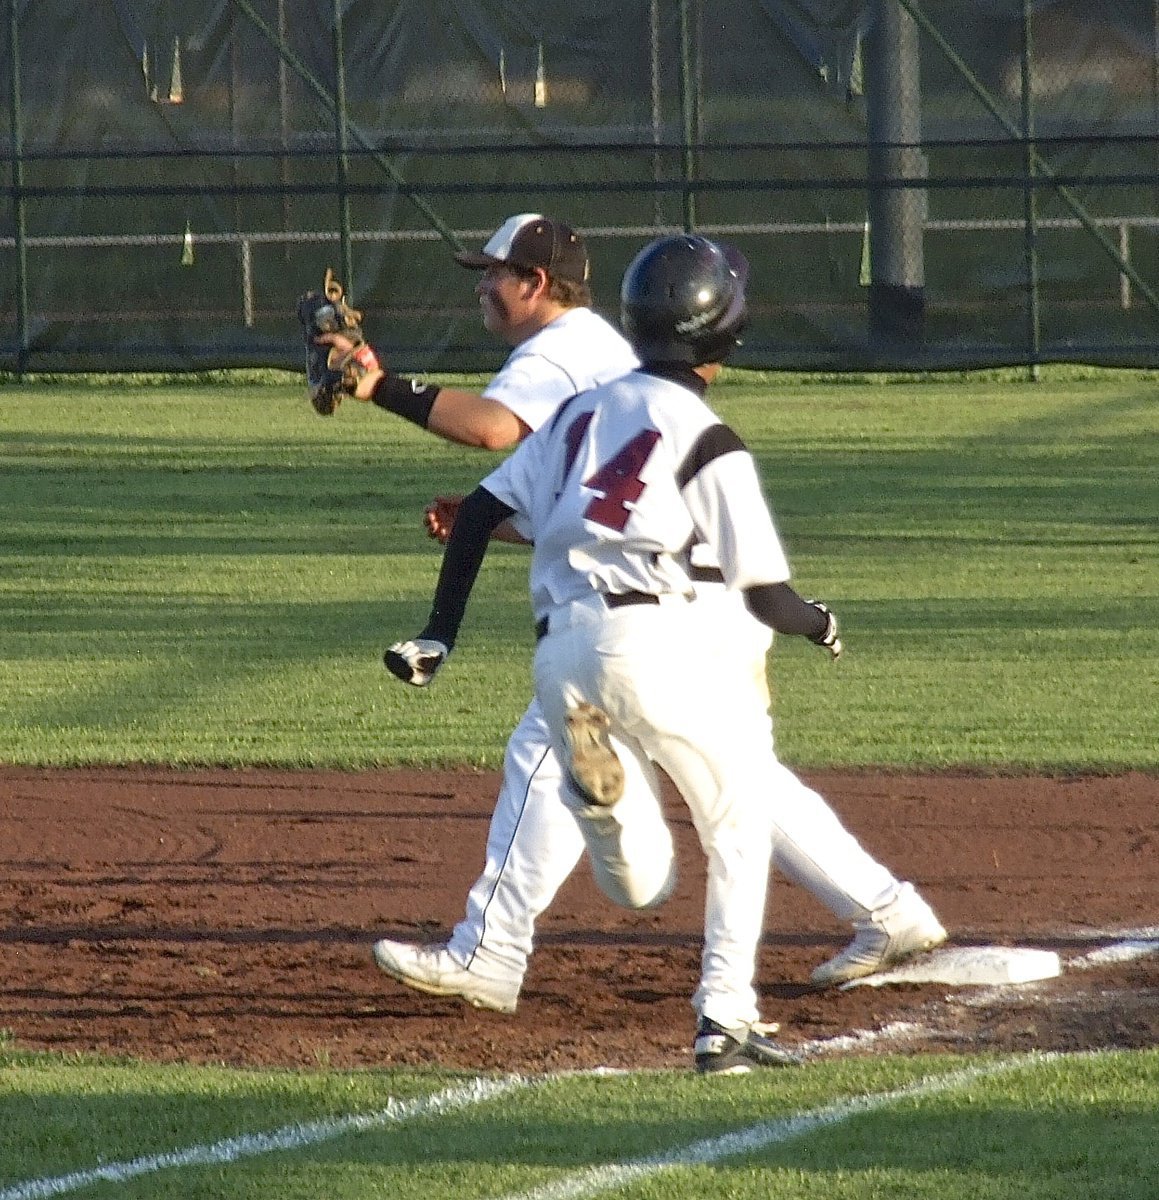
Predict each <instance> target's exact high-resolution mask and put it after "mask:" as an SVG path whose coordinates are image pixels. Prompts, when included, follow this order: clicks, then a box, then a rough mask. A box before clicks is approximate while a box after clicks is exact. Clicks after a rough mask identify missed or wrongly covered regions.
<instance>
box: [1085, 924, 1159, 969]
mask: <svg viewBox="0 0 1159 1200" xmlns="http://www.w3.org/2000/svg"><path fill="white" fill-rule="evenodd" d="M1120 938H1121V939H1122V940H1120V941H1118V942H1113V943H1112V944H1111V945H1109V946H1100V947H1099V949H1097V950H1092V951H1090V953H1088V954H1083V955H1080V956H1079V957H1078V958H1071V959H1068V960H1067V963H1066V969H1067V970H1068V971H1089V970H1090V969H1091V968H1092V967H1105V966H1107V965H1108V964H1110V963H1119V962H1131V961H1132V960H1133V959H1136V958H1146V957H1147V956H1148V955H1149V954H1159V926H1154V925H1152V926H1148V927H1147V928H1146V929H1132V930H1127V931H1124V932H1123V933H1121V934H1120Z"/></svg>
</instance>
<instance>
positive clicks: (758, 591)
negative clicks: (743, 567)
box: [744, 583, 829, 639]
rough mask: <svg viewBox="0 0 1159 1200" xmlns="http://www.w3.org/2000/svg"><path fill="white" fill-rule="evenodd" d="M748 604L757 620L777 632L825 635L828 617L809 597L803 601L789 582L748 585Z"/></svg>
mask: <svg viewBox="0 0 1159 1200" xmlns="http://www.w3.org/2000/svg"><path fill="white" fill-rule="evenodd" d="M744 599H745V604H746V605H748V610H749V612H751V613H752V614H753V616H754V617H756V619H757V620H758V621H763V622H764V624H766V625H768V626H769V628H770V629H775V630H776V631H777V633H787V634H798V635H799V636H801V637H807V638H810V639H816V638H818V637H823V636H824V634H825V630H826V629H827V628H828V625H829V617H828V614H827V613H824V612H822V611H821V609H819V608H818V607H817V605H816V604H811V603H810V602H809V601H808V600H802V599H801V597H800V596H798V595H797V593H796V592H795V591H793V589H792V588H791V587H790V586H789V585H788V584H787V583H762V584H758V585H757V586H756V587H751V588H745V590H744Z"/></svg>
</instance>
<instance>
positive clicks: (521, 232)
mask: <svg viewBox="0 0 1159 1200" xmlns="http://www.w3.org/2000/svg"><path fill="white" fill-rule="evenodd" d="M455 262H457V263H458V264H459V265H460V266H462V267H474V268H476V269H479V270H486V269H487V268H488V267H495V266H505V267H509V268H512V269H514V270H517V271H544V272H546V274H547V275H548V276H549V277H550V278H551V279H553V280H559V281H567V282H569V283H574V284H579V285H580V286H581V287H585V288H586V287H587V284H588V280H589V279H590V278H591V263H590V262H589V261H588V252H587V247H586V246H585V245H584V241H583V238H582V237H580V235H579V234H578V233H577V232H576V231H575V230H574V229H573V228H572V227H571V226H570V225H565V224H564V223H563V222H562V221H555V220H552V219H551V218H550V217H545V216H542V215H541V214H540V213H520V214H519V215H518V216H516V217H508V218H507V220H506V221H504V222H503V224H502V225H501V226H500V227H499V228H498V229H497V230H496V231H495V233H494V234H492V236H491V239H490V241H488V243H487V244H486V245H485V246H484V247H483V249H482V250H480V251H479V252H478V253H477V254H472V253H471V252H470V251H461V252H460V253H458V254H456V255H455ZM590 299H591V297H590V295H589V296H588V297H586V298H585V299H584V300H583V301H582V303H585V304H586V303H589V302H590Z"/></svg>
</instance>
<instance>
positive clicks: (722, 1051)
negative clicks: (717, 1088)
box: [692, 1017, 801, 1075]
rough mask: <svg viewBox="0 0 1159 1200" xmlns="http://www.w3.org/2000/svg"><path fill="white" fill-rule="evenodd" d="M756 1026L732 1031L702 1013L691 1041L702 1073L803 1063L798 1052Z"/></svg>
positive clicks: (732, 1072) (737, 1072)
mask: <svg viewBox="0 0 1159 1200" xmlns="http://www.w3.org/2000/svg"><path fill="white" fill-rule="evenodd" d="M757 1028H758V1027H756V1026H754V1027H750V1028H749V1029H747V1030H745V1031H743V1034H742V1031H741V1030H739V1029H738V1030H737V1031H736V1033H730V1032H729V1031H728V1030H727V1029H724V1028H723V1027H722V1026H720V1025H718V1024H717V1023H716V1022H715V1021H710V1020H709V1019H708V1018H707V1017H701V1018H700V1024H699V1025H698V1026H697V1027H696V1041H695V1042H694V1043H693V1045H692V1052H693V1054H695V1055H696V1069H697V1070H698V1071H699V1072H700V1073H701V1074H702V1075H744V1074H746V1073H747V1072H749V1071H751V1070H752V1069H753V1067H796V1066H800V1064H801V1059H800V1058H799V1057H798V1056H797V1055H796V1054H793V1053H792V1052H791V1051H789V1050H785V1049H783V1048H782V1047H780V1046H778V1045H777V1043H776V1042H774V1041H773V1039H772V1038H770V1037H766V1036H765V1035H764V1034H763V1033H758V1032H757ZM738 1034H740V1035H741V1036H737V1035H738Z"/></svg>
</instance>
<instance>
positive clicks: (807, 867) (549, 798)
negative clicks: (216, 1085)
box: [322, 214, 915, 1012]
mask: <svg viewBox="0 0 1159 1200" xmlns="http://www.w3.org/2000/svg"><path fill="white" fill-rule="evenodd" d="M458 261H459V262H460V263H462V264H463V265H465V266H468V267H471V268H474V269H476V270H480V271H481V272H482V275H481V278H480V282H479V285H478V287H477V289H476V290H477V292H478V295H479V300H480V304H481V307H482V310H483V320H484V324H485V326H486V327H487V328H488V329H489V330H491V331H492V332H493V333H495V334H497V335H498V336H499V337H501V338H502V339H503V340H505V341H506V342H508V343H509V344H511V345H512V346H513V351H512V354H511V356H510V358H509V359H508V361H507V363H506V364H505V365H504V367H503V368H502V369H501V370H500V371H499V373H498V374H497V375H496V376H495V378H494V379H493V380H492V381H491V382H490V383H489V384H488V385H487V387H486V388H485V389H484V390H483V393H482V394H476V393H473V392H467V391H463V390H460V389H455V388H442V389H436V388H434V387H427V388H426V389H420V387H419V386H418V385H416V384H413V383H412V382H411V381H409V380H400V379H399V378H398V377H396V376H393V375H391V374H390V373H389V372H387V371H384V370H382V369H381V368H379V367H378V365H377V361H376V360H375V361H374V365H373V368H372V369H371V370H370V371H369V372H367V374H366V375H365V376H364V377H363V379H362V380H361V381H360V382H359V384H358V389H357V391H356V392H355V394H356V395H357V396H358V397H359V398H361V399H364V400H373V401H374V402H375V403H376V404H377V405H379V406H380V407H382V408H385V409H387V410H389V411H393V412H395V413H397V414H398V415H401V416H404V417H407V418H408V419H410V420H412V421H414V422H416V423H417V424H420V425H422V426H423V427H425V428H427V429H429V430H431V432H434V433H437V434H439V435H440V436H442V437H444V438H447V439H449V440H451V441H456V442H460V443H463V444H467V445H478V446H485V447H488V448H500V447H504V446H513V445H515V444H516V443H517V442H518V441H520V440H522V438H523V436H525V435H526V433H527V432H529V431H530V430H531V429H532V428H538V427H539V425H541V424H542V423H543V422H544V421H545V420H546V419H547V418H548V417H549V416H550V415H551V413H552V412H553V411H554V410H555V408H556V407H557V405H558V404H559V403H560V402H561V401H562V400H564V399H566V398H568V397H570V396H571V395H572V394H573V393H574V392H575V391H577V390H580V389H582V388H585V387H590V386H593V385H594V384H595V383H598V382H602V381H605V380H607V379H610V378H613V377H615V376H616V375H619V374H622V373H624V372H625V371H627V370H629V369H631V368H633V367H635V366H636V365H637V360H636V357H635V354H634V352H633V351H632V349H631V347H630V346H629V345H628V343H627V342H626V341H624V339H623V338H622V337H620V335H619V334H618V333H617V332H616V331H615V330H613V329H612V327H611V326H610V325H608V324H607V323H606V322H604V321H602V319H601V318H599V317H598V316H596V314H594V313H593V312H591V310H590V309H589V308H588V307H587V303H588V298H589V297H588V290H587V279H588V274H589V267H588V258H587V254H586V250H585V249H584V247H583V242H582V239H581V238H580V237H579V235H578V234H576V233H575V231H574V230H571V229H570V228H569V227H568V226H566V225H564V224H562V223H561V222H558V221H552V220H550V219H548V218H545V217H542V216H539V215H538V214H521V215H519V216H516V217H512V218H510V219H509V220H508V221H506V222H505V223H504V224H503V225H502V226H501V227H500V229H499V230H498V231H497V232H496V233H495V235H494V236H493V237H492V238H491V239H490V240H489V241H488V243H487V244H486V246H484V248H483V250H482V252H481V253H480V254H465V255H460V256H458ZM322 340H326V341H329V342H331V343H334V342H336V341H337V340H338V339H337V338H336V337H329V338H325V339H322ZM456 508H457V503H456V500H455V498H450V497H444V498H440V499H439V500H438V501H436V502H435V503H434V504H433V505H432V506H431V508H430V509H429V510H428V514H427V520H428V526H429V528H430V530H431V532H432V535H434V536H438V537H440V538H445V536H446V533H447V531H448V529H449V526H450V523H451V521H452V520H453V516H454V512H455V509H456ZM693 573H694V577H695V579H696V580H697V587H698V589H699V591H700V593H701V595H702V597H703V598H704V599H705V600H706V601H708V600H711V603H713V604H716V605H719V606H720V609H721V612H720V626H719V628H720V629H722V630H727V631H728V636H729V638H730V644H732V646H733V648H734V650H737V649H739V644H740V643H743V645H744V647H745V650H746V651H747V653H749V654H750V655H751V666H750V669H749V678H750V679H751V680H752V682H753V683H754V684H755V686H756V687H757V688H758V689H759V691H760V693H761V694H762V695H763V697H764V704H765V706H766V707H767V706H768V692H767V683H766V675H765V654H766V651H767V650H768V646H769V640H770V636H771V635H770V633H769V630H768V629H767V628H766V627H765V626H763V625H761V624H760V623H759V622H757V621H755V620H753V619H752V618H751V616H749V615H748V613H747V610H745V609H744V606H743V604H742V603H741V602H740V601H739V600H738V599H737V597H736V594H735V593H731V592H729V591H727V590H726V589H725V588H724V586H723V581H722V576H721V574H720V571H719V568H717V567H716V566H715V564H713V563H712V562H711V559H710V558H708V557H704V558H702V559H700V560H698V561H697V563H696V564H695V565H694V567H693ZM784 774H785V776H786V778H785V780H783V781H780V782H779V783H778V787H779V789H781V790H783V789H784V788H785V787H788V786H790V784H794V785H795V786H796V788H797V789H798V792H799V794H798V795H797V797H796V798H795V800H794V803H792V804H786V805H783V806H781V809H780V816H781V821H780V829H779V834H780V836H779V837H778V839H777V860H776V861H777V866H778V867H779V868H780V869H781V870H782V871H783V872H784V874H785V875H786V877H788V878H789V879H791V880H793V881H795V882H798V883H800V884H802V885H803V886H805V887H807V888H808V889H809V890H810V891H811V892H812V893H813V894H814V895H815V896H817V898H818V899H819V900H821V901H822V902H823V903H825V904H826V905H828V907H829V908H830V909H831V910H832V911H833V912H834V913H835V914H836V915H837V916H838V917H839V918H841V919H843V920H848V921H851V922H853V923H854V924H855V927H856V934H855V937H854V940H853V941H852V942H851V943H850V945H849V947H847V948H846V950H845V951H843V953H842V955H839V956H838V957H837V958H836V959H833V960H831V961H830V963H828V964H824V965H823V966H822V967H819V968H818V971H817V972H816V973H815V977H814V980H815V982H817V983H822V982H839V981H840V979H841V978H844V977H850V978H851V977H853V975H854V974H867V973H869V972H870V971H872V970H876V969H879V968H880V967H882V966H883V965H885V964H886V962H889V961H896V959H897V957H899V956H901V955H902V953H903V952H905V951H906V949H907V947H908V946H909V945H910V942H908V941H907V940H906V937H905V934H906V933H907V931H908V930H909V929H911V928H912V927H913V925H914V922H915V918H914V916H913V913H912V912H911V911H910V910H911V907H912V906H911V905H910V904H909V903H908V902H907V897H908V896H909V894H910V893H912V888H910V885H909V884H902V883H899V882H898V881H897V880H896V879H894V877H893V876H892V875H891V874H890V873H889V872H888V871H887V870H886V869H885V868H884V867H882V866H881V865H880V864H878V863H876V862H875V861H874V860H873V859H872V858H871V857H870V856H869V855H868V854H866V853H865V851H864V850H863V849H862V848H861V847H860V845H859V844H858V843H857V842H856V840H855V839H854V838H852V837H851V836H850V835H849V833H848V832H847V831H846V830H845V829H844V828H843V827H842V826H841V824H840V822H839V821H838V819H837V818H836V816H835V815H834V814H833V812H832V810H831V809H830V808H829V807H828V805H827V804H826V803H825V802H824V800H823V799H822V798H821V797H820V796H819V795H818V794H817V793H816V792H813V791H811V790H810V789H808V788H806V787H805V786H804V785H803V784H802V783H800V781H798V780H796V778H795V777H794V776H791V775H790V774H789V773H788V772H785V773H784ZM562 787H563V779H562V775H561V772H560V768H559V764H558V762H557V760H556V757H555V755H554V753H553V752H552V751H551V748H550V741H549V737H548V732H547V728H546V726H545V724H544V722H543V717H542V713H541V712H540V709H539V705H538V703H537V702H536V701H532V703H531V705H530V706H529V708H528V710H527V712H526V713H525V714H524V716H523V717H522V719H521V720H520V722H519V723H518V725H517V726H516V728H515V730H514V731H513V732H512V734H511V737H510V738H509V740H508V743H507V747H506V752H505V755H504V768H503V783H502V787H501V789H500V792H499V796H498V798H497V802H496V806H495V811H494V814H493V816H492V820H491V825H490V830H489V833H488V840H487V848H486V857H485V864H484V869H483V872H482V874H481V875H480V877H479V879H478V880H477V881H476V883H475V885H474V886H473V887H472V888H471V890H470V892H469V895H468V898H467V906H466V914H465V916H464V918H463V920H461V921H460V922H459V923H458V924H457V925H456V926H455V929H454V931H453V933H452V936H451V938H450V940H449V942H447V943H446V944H439V945H431V946H427V945H414V944H411V943H407V942H398V941H392V940H390V939H383V940H381V941H379V942H378V943H377V944H376V946H375V960H376V962H377V963H378V965H379V966H380V967H381V968H382V969H383V970H384V971H385V972H386V973H388V974H390V975H391V976H393V977H394V978H395V979H397V980H399V981H400V982H402V983H404V984H406V985H408V986H411V987H414V988H416V989H418V990H421V991H425V992H430V993H433V994H436V995H452V996H457V997H460V998H462V999H463V1000H465V1001H467V1002H468V1003H470V1004H473V1005H475V1006H478V1007H482V1008H490V1009H495V1010H497V1011H501V1012H512V1011H514V1010H515V1007H516V1004H517V1001H518V996H519V992H520V989H521V986H522V982H523V978H524V975H525V972H526V969H527V962H528V958H529V956H530V953H531V951H532V948H533V937H534V927H535V921H536V919H537V918H538V916H539V914H540V913H541V912H543V911H544V910H545V909H546V907H547V906H548V905H549V904H550V902H551V900H552V899H553V897H554V896H555V894H556V892H557V891H558V889H559V888H560V887H561V886H562V884H563V882H564V880H565V879H566V878H567V877H568V876H569V875H570V873H571V872H572V871H573V870H574V869H575V866H576V865H577V863H578V862H579V859H580V858H581V856H582V854H583V839H582V837H581V835H580V833H579V830H578V829H577V827H576V824H575V822H574V820H573V819H572V818H571V816H570V814H569V813H568V811H567V809H566V808H565V806H564V805H563V804H562V803H561V790H562ZM664 882H665V881H653V882H652V884H651V885H649V886H646V887H644V888H643V889H642V891H641V890H637V891H636V892H635V893H634V894H633V896H632V897H630V898H631V899H634V900H635V901H636V902H637V903H642V902H645V901H646V900H647V899H649V898H650V899H655V898H656V897H657V896H658V895H659V894H660V892H662V891H663V883H664ZM666 882H667V884H668V886H671V880H666ZM634 883H635V885H636V886H637V888H638V889H639V881H638V880H636V881H634ZM649 891H652V892H653V893H654V894H653V895H652V896H651V897H649V896H648V895H647V893H648V892H649ZM887 930H889V932H887ZM899 932H900V934H901V935H902V936H900V937H898V936H894V935H895V934H897V933H899ZM911 952H912V951H911ZM834 964H836V966H834ZM826 972H828V973H829V975H830V978H828V979H825V978H822V974H823V973H826Z"/></svg>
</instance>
